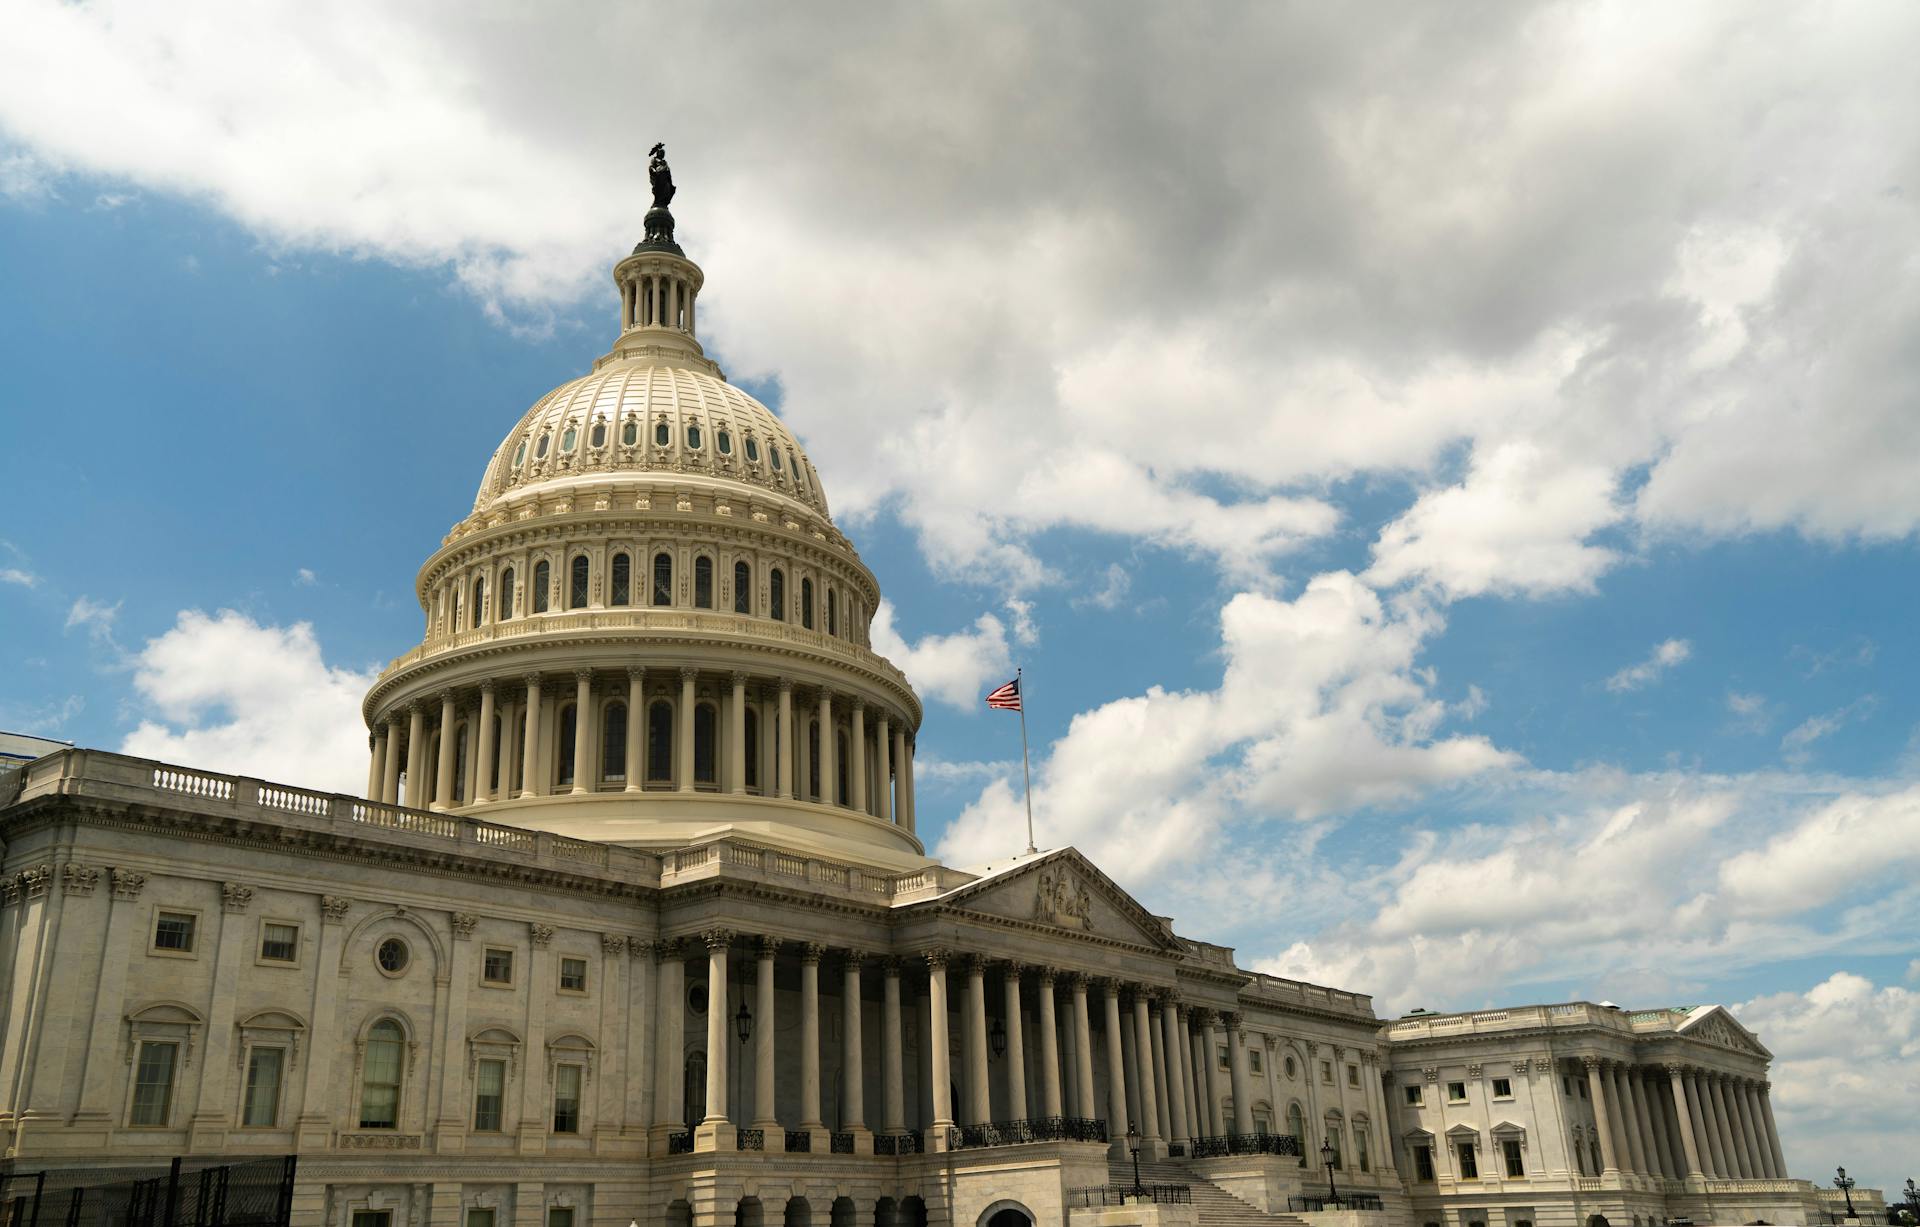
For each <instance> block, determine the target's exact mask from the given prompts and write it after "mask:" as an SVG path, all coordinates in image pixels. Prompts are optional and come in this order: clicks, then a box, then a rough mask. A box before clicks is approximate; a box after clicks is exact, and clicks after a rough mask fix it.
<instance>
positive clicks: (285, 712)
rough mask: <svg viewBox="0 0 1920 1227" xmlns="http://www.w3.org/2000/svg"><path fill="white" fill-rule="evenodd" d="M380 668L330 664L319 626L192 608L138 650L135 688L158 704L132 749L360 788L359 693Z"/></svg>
mask: <svg viewBox="0 0 1920 1227" xmlns="http://www.w3.org/2000/svg"><path fill="white" fill-rule="evenodd" d="M373 679H374V671H372V670H369V671H366V672H357V671H355V670H352V669H343V668H340V667H338V666H334V665H329V664H328V663H327V662H326V661H325V660H324V659H323V657H322V654H321V650H320V643H319V641H318V640H317V639H316V638H315V636H314V633H313V627H312V626H311V625H309V624H308V623H305V622H297V623H295V624H293V625H292V626H267V625H262V624H260V623H258V622H256V621H254V620H253V619H252V618H249V617H247V616H246V615H245V614H240V613H236V612H234V611H233V610H231V609H223V610H221V611H219V612H218V613H215V614H207V613H204V612H202V611H200V610H186V611H183V612H182V613H181V614H180V615H179V617H178V618H177V619H176V620H175V622H174V625H173V627H172V628H171V629H170V630H168V631H167V632H166V633H165V634H163V635H161V636H159V637H158V638H155V639H149V640H148V641H147V643H146V646H145V647H143V648H142V649H141V650H140V651H139V653H138V654H137V655H136V656H135V657H134V675H133V685H134V691H135V693H136V694H137V695H138V696H139V698H140V699H141V701H142V702H143V703H144V704H145V705H146V706H147V707H148V708H149V709H150V711H151V715H149V716H148V717H147V718H145V719H142V720H141V721H140V724H139V726H138V727H136V728H135V729H134V730H133V731H132V732H131V733H129V734H128V735H127V737H126V740H125V741H124V742H123V743H122V744H121V747H120V748H121V750H122V751H123V752H124V753H127V754H137V755H140V756H141V757H144V758H156V759H161V760H164V761H167V762H177V763H190V764H192V765H194V766H196V767H205V768H207V769H209V770H214V771H226V772H238V773H245V774H247V775H251V776H257V777H259V778H262V779H267V780H272V781H275V782H277V783H285V784H296V785H300V786H303V787H307V788H316V789H322V790H329V791H334V792H348V793H353V792H358V791H360V790H361V789H363V788H364V787H366V781H367V730H366V725H365V724H364V723H363V722H362V720H361V716H360V700H361V697H362V696H363V695H365V693H366V691H367V688H368V687H369V686H371V685H372V684H373Z"/></svg>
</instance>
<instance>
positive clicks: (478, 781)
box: [363, 210, 928, 870]
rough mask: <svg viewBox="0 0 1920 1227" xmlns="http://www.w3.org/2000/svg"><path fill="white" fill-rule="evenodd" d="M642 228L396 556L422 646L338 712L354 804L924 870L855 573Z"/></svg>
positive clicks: (819, 506)
mask: <svg viewBox="0 0 1920 1227" xmlns="http://www.w3.org/2000/svg"><path fill="white" fill-rule="evenodd" d="M656 212H663V211H661V210H657V211H656ZM657 220H659V219H657V218H656V217H655V216H654V215H653V214H650V215H649V218H648V221H649V234H648V238H647V240H646V241H643V242H642V243H641V244H640V245H639V246H638V247H636V248H635V249H634V251H633V253H632V254H631V255H629V256H627V257H626V258H625V259H623V260H621V261H620V262H619V263H618V264H617V265H615V266H614V270H613V280H614V285H615V286H616V288H617V289H618V290H619V293H620V317H619V324H620V327H619V331H618V333H617V334H616V336H615V339H614V343H613V347H612V349H611V350H609V352H607V353H606V354H604V355H602V356H601V357H600V358H599V359H597V360H596V361H595V362H594V364H593V368H592V370H591V371H589V372H588V373H586V374H584V375H581V376H580V377H578V378H576V379H572V380H569V381H568V382H566V383H563V384H561V385H560V386H559V387H557V388H555V389H554V390H553V391H551V392H549V393H547V394H546V395H545V396H543V397H541V398H540V399H539V400H538V401H537V402H535V403H534V405H533V407H532V408H530V409H528V410H527V411H526V413H525V414H523V415H522V416H521V417H520V420H519V421H518V422H516V423H515V424H514V426H513V428H512V429H511V430H510V431H508V432H507V435H506V437H505V439H504V440H503V441H502V442H501V444H500V446H499V447H498V448H497V449H496V450H495V451H494V453H493V455H492V457H491V458H490V459H489V461H488V463H487V467H486V472H485V475H484V476H483V477H482V478H481V481H480V488H479V490H478V491H477V493H476V495H475V497H474V501H473V508H472V511H471V512H470V513H469V514H468V515H467V516H466V517H465V518H464V519H462V520H461V521H460V522H459V523H457V524H455V525H454V526H453V528H452V529H451V530H450V531H449V532H448V533H447V535H446V537H445V538H444V539H443V540H442V541H441V544H440V547H439V548H438V549H437V550H435V551H434V552H433V554H432V555H431V556H430V557H429V558H428V559H427V560H426V562H425V563H424V564H423V565H422V566H421V568H420V571H419V575H418V577H417V578H416V580H415V591H416V595H417V596H418V598H419V601H420V608H421V612H422V614H423V615H424V620H425V621H424V627H423V633H422V638H421V642H420V645H419V646H418V647H415V648H414V649H413V650H412V651H410V652H408V653H406V654H405V655H403V656H401V657H399V658H398V659H396V660H394V661H393V662H392V663H391V664H390V665H388V667H387V668H386V669H385V670H383V671H382V672H381V674H380V676H379V677H378V678H377V679H376V680H375V682H374V684H373V686H372V688H371V689H370V690H369V691H368V693H367V697H366V700H365V702H364V704H363V711H364V713H365V716H366V720H367V726H368V729H369V734H370V744H371V748H372V755H371V761H370V764H369V769H368V780H367V795H368V797H369V798H370V799H371V800H373V801H375V802H377V803H379V804H382V805H388V806H393V807H394V809H393V812H392V821H393V822H394V823H396V824H402V825H404V824H405V823H408V822H412V821H417V815H413V816H410V812H412V811H418V810H423V809H425V810H439V811H448V812H453V813H458V814H462V815H466V816H471V817H475V818H480V819H484V820H488V821H493V822H498V823H500V824H503V830H505V829H506V828H507V827H513V828H531V829H534V830H540V831H547V832H550V833H552V834H553V835H556V836H560V837H562V838H563V839H567V840H573V841H577V842H579V843H581V844H582V845H583V846H585V845H589V844H597V843H618V844H624V845H628V846H634V847H644V848H657V849H662V850H665V849H682V848H687V847H690V846H695V845H698V844H700V843H702V842H703V841H707V840H711V839H717V838H724V837H731V838H735V839H740V838H745V839H750V840H754V841H758V842H761V843H764V844H765V845H766V846H767V847H769V848H770V849H773V850H776V851H779V852H784V853H788V854H798V855H802V856H806V855H819V856H823V857H826V856H830V857H833V858H835V859H836V860H837V861H839V862H840V863H848V862H852V863H863V864H869V865H873V866H876V867H878V868H884V869H894V870H897V869H900V868H906V867H919V866H922V865H925V864H927V863H928V861H927V858H926V856H925V851H924V848H923V846H922V845H921V843H920V840H919V837H918V835H917V834H916V833H915V829H914V811H913V741H914V734H915V732H916V731H917V729H918V728H919V724H920V716H921V709H920V702H919V699H918V697H917V696H916V695H915V694H914V692H913V688H912V687H911V686H910V685H908V683H907V679H906V677H905V676H904V675H903V674H902V673H901V672H900V670H899V669H897V668H895V667H894V666H893V664H892V663H891V662H889V661H887V660H886V659H885V658H884V657H881V656H880V655H878V654H877V653H875V652H874V651H873V648H872V643H871V639H870V634H869V631H870V627H871V624H872V618H873V613H874V611H875V610H876V609H877V608H878V607H879V602H880V588H879V584H878V582H877V581H876V580H875V579H874V577H873V574H872V572H870V571H869V570H868V569H867V567H866V565H865V564H864V563H862V562H861V561H860V556H859V553H858V552H857V551H856V550H855V549H854V547H853V543H852V542H851V541H849V540H848V539H847V537H846V535H845V534H844V533H842V532H840V531H839V529H838V528H836V527H835V526H834V523H833V521H832V518H831V517H830V516H829V514H828V509H827V499H826V494H825V492H824V491H823V490H822V489H821V484H820V477H819V474H818V473H817V472H816V471H815V469H814V467H813V463H812V462H811V461H810V460H808V459H807V456H806V453H805V451H804V450H803V449H802V448H801V446H800V443H799V440H797V439H796V438H795V437H794V435H793V432H792V431H791V430H789V429H788V428H787V427H786V425H785V424H784V423H782V422H781V421H780V419H779V418H778V417H776V416H775V415H774V413H773V411H772V410H770V409H768V408H767V407H766V406H765V405H763V404H761V403H760V402H759V401H757V400H755V399H754V398H753V397H751V396H749V395H747V394H746V393H745V392H742V391H741V390H739V389H738V388H735V387H734V386H733V385H731V384H729V383H728V382H727V381H726V377H725V375H724V374H723V372H722V371H721V370H720V368H719V366H718V365H717V364H716V363H715V362H713V360H712V359H710V358H708V357H707V356H706V353H705V351H704V350H703V349H702V348H701V345H700V341H699V337H698V327H697V323H698V315H697V313H696V304H697V301H698V298H699V293H700V290H701V287H702V285H703V284H704V280H705V279H704V275H703V274H702V273H701V271H700V268H699V266H698V265H696V264H694V263H693V261H691V260H689V259H687V257H686V255H685V253H684V252H683V251H682V250H681V249H680V247H679V246H678V245H677V244H676V243H675V242H674V241H673V239H672V234H671V229H670V225H671V222H670V219H667V220H668V227H669V228H668V229H667V230H666V232H665V233H664V235H662V234H658V233H656V232H655V231H654V228H653V227H654V223H655V222H656V221H657ZM403 802H404V806H403V804H402V803H403ZM501 838H503V839H507V838H510V836H508V835H505V834H503V835H502V836H501Z"/></svg>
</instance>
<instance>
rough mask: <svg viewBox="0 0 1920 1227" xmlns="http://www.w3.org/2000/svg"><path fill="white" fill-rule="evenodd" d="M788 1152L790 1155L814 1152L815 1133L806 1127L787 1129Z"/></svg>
mask: <svg viewBox="0 0 1920 1227" xmlns="http://www.w3.org/2000/svg"><path fill="white" fill-rule="evenodd" d="M787 1153H788V1154H790V1155H809V1154H812V1153H813V1134H812V1133H811V1132H810V1131H808V1130H805V1129H789V1130H787Z"/></svg>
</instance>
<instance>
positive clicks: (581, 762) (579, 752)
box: [573, 669, 593, 793]
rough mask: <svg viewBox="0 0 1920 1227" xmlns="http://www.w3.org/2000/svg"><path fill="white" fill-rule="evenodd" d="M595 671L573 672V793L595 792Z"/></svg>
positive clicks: (579, 670)
mask: <svg viewBox="0 0 1920 1227" xmlns="http://www.w3.org/2000/svg"><path fill="white" fill-rule="evenodd" d="M592 746H593V670H591V669H575V670H574V671H573V791H574V792H575V793H585V792H592V791H593V780H592V779H591V778H590V777H591V775H592V774H593V755H592V753H591V749H592Z"/></svg>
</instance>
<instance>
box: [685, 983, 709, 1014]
mask: <svg viewBox="0 0 1920 1227" xmlns="http://www.w3.org/2000/svg"><path fill="white" fill-rule="evenodd" d="M687 1008H688V1009H689V1010H692V1011H693V1012H694V1013H695V1014H705V1013H706V1012H707V986H706V985H704V984H689V985H688V986H687Z"/></svg>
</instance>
